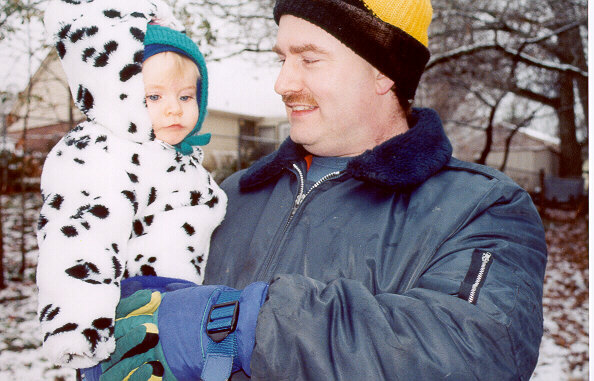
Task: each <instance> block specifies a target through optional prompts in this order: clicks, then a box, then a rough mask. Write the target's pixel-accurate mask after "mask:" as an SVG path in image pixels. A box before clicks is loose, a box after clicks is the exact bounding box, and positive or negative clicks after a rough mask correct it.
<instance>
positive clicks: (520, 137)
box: [446, 123, 559, 160]
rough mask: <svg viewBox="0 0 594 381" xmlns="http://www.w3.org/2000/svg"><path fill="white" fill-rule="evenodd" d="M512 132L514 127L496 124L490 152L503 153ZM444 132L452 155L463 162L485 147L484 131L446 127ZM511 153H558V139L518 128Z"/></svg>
mask: <svg viewBox="0 0 594 381" xmlns="http://www.w3.org/2000/svg"><path fill="white" fill-rule="evenodd" d="M513 131H514V126H511V125H509V124H503V123H502V124H497V125H495V126H494V128H493V142H492V145H491V152H503V151H505V146H506V139H507V137H508V136H510V134H511V133H512V132H513ZM446 132H447V135H448V137H449V138H450V141H451V142H452V146H453V147H454V155H455V156H456V157H458V158H461V159H463V160H474V159H475V158H476V157H478V156H479V155H480V153H481V152H482V150H483V148H484V145H485V139H486V135H485V131H484V130H479V129H475V128H470V127H462V126H446ZM510 150H511V151H540V150H551V151H553V152H558V151H559V139H557V138H554V137H551V136H549V135H546V134H543V133H541V132H539V131H535V130H532V129H527V128H520V129H519V130H518V131H517V132H516V133H515V134H514V136H513V138H512V140H511V144H510Z"/></svg>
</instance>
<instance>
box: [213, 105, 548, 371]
mask: <svg viewBox="0 0 594 381" xmlns="http://www.w3.org/2000/svg"><path fill="white" fill-rule="evenodd" d="M412 119H413V120H414V123H413V126H412V128H411V129H410V130H408V131H407V132H406V133H404V134H402V135H398V136H396V137H394V138H392V139H391V140H389V141H387V142H385V143H383V144H381V145H379V146H378V147H376V148H375V149H373V150H371V151H367V152H365V153H364V154H362V155H360V156H358V157H356V158H354V159H353V160H352V161H350V162H349V165H348V167H347V169H346V170H345V171H343V172H341V173H339V174H335V175H331V176H329V178H327V179H325V180H324V181H322V182H321V183H320V184H318V185H317V186H315V187H314V188H313V190H311V191H308V189H307V187H304V184H303V178H302V177H303V176H304V174H305V171H306V164H305V161H304V160H303V157H304V155H306V152H305V151H304V149H303V148H302V147H301V146H298V145H296V144H294V143H293V142H291V141H290V140H287V141H286V142H285V143H283V145H282V146H281V147H280V148H279V150H278V151H276V152H275V153H273V154H271V155H269V156H267V157H265V158H263V159H262V160H260V161H258V162H257V163H255V164H254V165H253V166H252V167H250V168H249V169H247V170H245V171H243V172H239V173H236V174H234V175H233V176H231V177H230V178H229V179H227V180H226V181H225V182H224V183H223V184H222V187H223V189H224V190H225V191H226V192H227V194H228V196H229V204H228V212H227V216H226V218H225V220H224V221H223V223H222V225H221V226H220V227H219V228H218V229H217V230H216V231H215V234H214V236H213V240H212V244H211V253H210V257H209V262H208V266H207V269H206V283H210V284H225V285H229V286H232V287H236V288H242V287H244V286H246V285H247V284H249V283H251V282H254V281H267V282H271V286H270V290H269V295H268V299H267V301H266V302H265V303H264V305H263V306H262V309H261V311H260V314H259V317H258V325H257V329H256V346H255V349H254V352H253V357H252V362H251V370H252V377H253V378H254V379H269V380H441V379H448V380H497V381H501V380H527V379H529V378H530V375H531V373H532V371H533V370H534V367H535V365H536V362H537V357H538V348H539V344H540V340H541V337H542V333H543V326H542V287H543V277H544V271H545V264H546V246H545V240H544V232H543V227H542V223H541V221H540V218H539V216H538V214H537V212H536V210H535V208H534V205H533V203H532V201H531V199H530V197H529V195H528V194H527V193H526V192H525V191H524V190H522V189H521V188H520V187H519V186H517V185H516V184H515V183H514V182H512V181H511V180H510V179H509V178H508V177H506V176H505V175H503V174H501V173H500V172H498V171H496V170H493V169H491V168H488V167H484V166H480V165H476V164H471V163H466V162H462V161H459V160H457V159H454V158H452V157H451V145H450V143H449V141H448V139H447V137H446V136H445V134H444V131H443V128H442V126H441V122H440V120H439V117H438V116H437V114H436V113H435V112H434V111H432V110H428V109H417V110H414V113H413V118H412ZM303 188H305V189H303ZM243 378H246V376H245V374H243V373H237V374H235V375H234V377H233V380H237V379H243Z"/></svg>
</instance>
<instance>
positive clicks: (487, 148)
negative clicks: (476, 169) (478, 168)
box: [476, 96, 503, 165]
mask: <svg viewBox="0 0 594 381" xmlns="http://www.w3.org/2000/svg"><path fill="white" fill-rule="evenodd" d="M502 99H503V96H500V97H499V98H498V99H497V101H495V104H494V105H493V106H491V112H490V113H489V124H487V128H486V129H485V135H486V137H485V146H484V147H483V152H481V157H479V158H478V160H477V161H476V162H477V163H478V164H483V165H485V164H486V163H487V156H489V153H490V152H491V146H492V145H493V121H494V120H495V112H497V107H499V103H500V102H501V100H502Z"/></svg>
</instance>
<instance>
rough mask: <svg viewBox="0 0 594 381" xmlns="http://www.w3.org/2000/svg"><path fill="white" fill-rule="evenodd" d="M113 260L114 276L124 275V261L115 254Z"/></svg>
mask: <svg viewBox="0 0 594 381" xmlns="http://www.w3.org/2000/svg"><path fill="white" fill-rule="evenodd" d="M111 262H112V263H113V275H114V278H115V279H118V278H119V277H120V276H122V263H121V262H120V260H119V259H118V258H116V257H115V256H113V257H111Z"/></svg>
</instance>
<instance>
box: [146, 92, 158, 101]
mask: <svg viewBox="0 0 594 381" xmlns="http://www.w3.org/2000/svg"><path fill="white" fill-rule="evenodd" d="M146 98H147V99H148V100H149V101H153V102H155V101H158V100H159V98H160V97H159V96H158V95H156V94H151V95H147V96H146Z"/></svg>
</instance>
